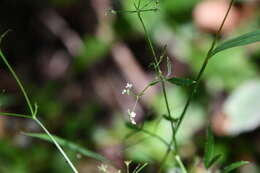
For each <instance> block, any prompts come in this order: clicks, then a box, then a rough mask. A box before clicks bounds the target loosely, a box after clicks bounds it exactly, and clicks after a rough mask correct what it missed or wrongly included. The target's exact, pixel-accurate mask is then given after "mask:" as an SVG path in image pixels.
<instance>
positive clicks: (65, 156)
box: [33, 117, 79, 173]
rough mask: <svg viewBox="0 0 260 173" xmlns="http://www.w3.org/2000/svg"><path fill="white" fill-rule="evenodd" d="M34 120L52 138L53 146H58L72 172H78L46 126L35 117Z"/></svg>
mask: <svg viewBox="0 0 260 173" xmlns="http://www.w3.org/2000/svg"><path fill="white" fill-rule="evenodd" d="M33 119H34V120H35V122H36V123H37V124H38V125H39V126H40V127H41V128H42V129H43V130H44V132H45V133H46V134H47V135H48V136H49V137H50V139H51V140H52V142H53V143H54V144H55V146H56V147H57V148H58V150H59V151H60V153H61V154H62V156H63V157H64V158H65V160H66V162H67V163H68V164H69V166H70V167H71V169H72V170H73V172H74V173H79V172H78V171H77V169H76V168H75V166H74V165H73V164H72V162H71V161H70V159H69V158H68V156H67V155H66V153H65V152H64V151H63V149H62V148H61V146H60V145H59V144H58V142H57V141H56V140H55V138H54V137H53V136H52V135H51V133H50V132H49V131H48V130H47V128H46V127H45V126H44V125H43V124H42V123H41V121H40V120H38V119H37V118H36V117H35V118H33Z"/></svg>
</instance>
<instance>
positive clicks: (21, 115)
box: [0, 112, 32, 119]
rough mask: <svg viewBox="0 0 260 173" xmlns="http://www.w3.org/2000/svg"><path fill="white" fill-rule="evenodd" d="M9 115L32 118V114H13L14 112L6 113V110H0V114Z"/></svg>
mask: <svg viewBox="0 0 260 173" xmlns="http://www.w3.org/2000/svg"><path fill="white" fill-rule="evenodd" d="M1 115H2V116H9V117H21V118H29V119H32V116H29V115H23V114H15V113H8V112H0V116H1Z"/></svg>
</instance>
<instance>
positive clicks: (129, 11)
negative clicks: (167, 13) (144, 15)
mask: <svg viewBox="0 0 260 173" xmlns="http://www.w3.org/2000/svg"><path fill="white" fill-rule="evenodd" d="M157 10H158V9H157V8H151V9H145V10H139V11H137V10H117V11H116V13H138V12H149V11H150V12H154V11H157Z"/></svg>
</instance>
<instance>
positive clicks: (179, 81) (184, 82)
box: [167, 77, 196, 86]
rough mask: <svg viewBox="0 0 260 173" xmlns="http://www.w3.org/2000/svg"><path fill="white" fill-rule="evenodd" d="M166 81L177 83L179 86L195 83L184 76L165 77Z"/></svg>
mask: <svg viewBox="0 0 260 173" xmlns="http://www.w3.org/2000/svg"><path fill="white" fill-rule="evenodd" d="M167 81H168V82H170V83H172V84H175V85H179V86H191V85H193V84H195V83H196V81H194V80H191V79H186V78H177V77H172V78H169V79H167Z"/></svg>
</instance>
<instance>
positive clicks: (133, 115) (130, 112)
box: [127, 109, 136, 118]
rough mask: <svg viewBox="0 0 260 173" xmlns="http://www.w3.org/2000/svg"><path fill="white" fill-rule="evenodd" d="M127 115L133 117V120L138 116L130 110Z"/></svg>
mask: <svg viewBox="0 0 260 173" xmlns="http://www.w3.org/2000/svg"><path fill="white" fill-rule="evenodd" d="M127 113H128V115H129V117H131V118H135V116H136V113H135V112H134V111H130V110H129V109H128V110H127Z"/></svg>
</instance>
